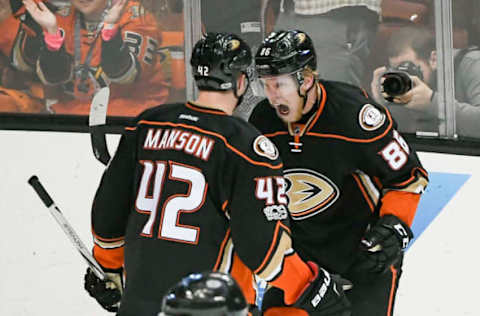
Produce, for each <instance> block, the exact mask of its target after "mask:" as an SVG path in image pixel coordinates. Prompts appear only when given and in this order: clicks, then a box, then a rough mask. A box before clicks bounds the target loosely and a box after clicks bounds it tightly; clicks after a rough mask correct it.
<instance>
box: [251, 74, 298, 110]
mask: <svg viewBox="0 0 480 316" xmlns="http://www.w3.org/2000/svg"><path fill="white" fill-rule="evenodd" d="M259 83H260V86H261V88H262V91H263V93H264V95H265V97H267V98H268V99H269V101H270V103H275V100H276V99H277V98H282V97H288V96H291V95H292V94H293V95H297V94H298V93H297V91H298V83H297V81H296V79H295V78H294V77H293V76H292V75H291V74H284V75H280V76H272V77H262V78H260V79H259Z"/></svg>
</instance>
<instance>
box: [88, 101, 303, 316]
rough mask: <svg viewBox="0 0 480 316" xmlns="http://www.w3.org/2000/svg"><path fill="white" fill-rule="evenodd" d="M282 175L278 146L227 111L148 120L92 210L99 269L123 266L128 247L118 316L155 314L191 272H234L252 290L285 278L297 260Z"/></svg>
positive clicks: (177, 111) (140, 121) (128, 139)
mask: <svg viewBox="0 0 480 316" xmlns="http://www.w3.org/2000/svg"><path fill="white" fill-rule="evenodd" d="M282 172H283V171H282V162H281V160H280V158H279V153H278V150H277V148H276V147H275V146H274V145H273V143H272V142H271V141H270V140H268V138H266V137H265V136H262V135H260V134H259V133H258V131H257V130H256V129H255V128H253V127H252V126H251V125H250V124H248V123H246V122H244V121H242V120H241V119H239V118H236V117H232V116H228V115H226V114H225V113H224V112H222V111H220V110H213V109H208V108H205V107H200V106H197V105H195V104H192V103H187V104H174V105H161V106H159V107H157V108H154V109H151V110H147V111H146V112H144V113H143V114H142V115H140V116H139V117H138V118H137V121H136V124H135V125H133V126H131V127H128V128H127V129H126V131H125V133H124V135H123V136H122V138H121V140H120V144H119V147H118V150H117V152H116V154H115V156H114V158H113V160H112V161H111V163H110V164H109V166H108V168H107V169H106V171H105V173H104V175H103V178H102V180H101V183H100V186H99V188H98V190H97V193H96V196H95V199H94V204H93V208H92V226H93V233H94V239H95V246H94V254H95V257H96V258H97V260H99V262H100V263H101V264H103V265H104V266H105V265H107V267H111V268H114V267H115V266H117V267H118V266H119V265H121V264H122V262H121V261H122V259H123V256H122V253H121V250H119V251H115V248H117V249H122V248H123V245H124V244H125V250H124V251H125V253H124V257H125V269H126V288H125V293H124V296H123V298H122V303H121V308H120V314H119V315H156V314H154V312H155V311H157V312H158V311H159V310H160V304H161V297H162V296H163V294H164V293H165V292H166V291H167V289H168V288H169V287H170V286H172V285H173V284H175V283H176V282H177V281H178V280H180V279H181V278H182V277H183V276H185V275H187V274H188V273H192V272H200V271H206V270H220V271H224V272H229V273H231V274H232V275H233V276H234V277H236V279H237V281H239V283H242V281H243V280H245V282H250V283H249V284H248V286H250V287H251V286H252V276H251V273H250V275H248V272H249V271H247V270H248V269H250V270H252V271H254V272H255V273H256V274H258V275H259V276H260V277H261V278H263V279H266V280H272V279H274V278H276V277H277V276H278V274H279V273H281V270H282V268H283V266H282V263H283V260H284V256H286V255H289V254H292V253H294V252H293V250H292V248H291V239H290V230H289V227H288V211H287V208H286V204H287V199H286V196H285V192H284V189H285V187H286V186H285V183H284V178H283V175H282V174H283V173H282ZM245 265H246V267H248V269H246V267H245ZM242 273H243V274H242ZM248 280H249V281H248ZM243 289H245V288H243ZM252 291H253V289H252ZM248 294H249V293H246V295H247V296H248ZM247 299H248V297H247ZM138 311H145V312H138Z"/></svg>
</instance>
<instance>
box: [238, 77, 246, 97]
mask: <svg viewBox="0 0 480 316" xmlns="http://www.w3.org/2000/svg"><path fill="white" fill-rule="evenodd" d="M247 88H248V78H247V75H246V74H245V73H241V74H240V76H238V78H237V93H238V95H243V94H244V93H245V91H247Z"/></svg>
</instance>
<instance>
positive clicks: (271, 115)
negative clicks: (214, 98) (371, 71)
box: [249, 30, 428, 316]
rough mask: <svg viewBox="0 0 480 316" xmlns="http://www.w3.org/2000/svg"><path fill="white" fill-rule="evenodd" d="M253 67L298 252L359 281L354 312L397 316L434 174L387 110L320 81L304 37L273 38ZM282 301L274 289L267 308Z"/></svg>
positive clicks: (261, 121)
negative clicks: (420, 208)
mask: <svg viewBox="0 0 480 316" xmlns="http://www.w3.org/2000/svg"><path fill="white" fill-rule="evenodd" d="M255 62H256V68H257V71H258V75H259V77H260V80H261V82H262V84H263V86H264V90H265V94H266V96H267V99H265V100H263V101H262V102H260V103H259V104H258V105H257V106H256V108H255V109H254V111H253V112H252V115H251V117H250V119H249V120H250V122H251V123H253V125H255V126H256V127H257V128H258V129H259V130H260V132H262V133H263V134H264V135H265V136H267V137H268V138H269V139H271V140H272V141H273V143H274V144H275V145H276V147H277V148H278V149H279V151H280V156H281V157H282V160H283V162H284V165H285V166H284V169H285V171H284V173H285V178H286V181H287V189H286V195H287V196H288V198H289V211H290V217H291V219H292V222H291V227H292V239H293V242H294V248H295V249H296V250H297V251H298V253H299V255H300V256H301V257H302V259H303V260H313V261H315V262H319V263H320V264H321V265H322V266H325V267H326V268H327V269H329V270H331V271H334V272H335V273H339V274H341V275H342V276H344V277H347V278H348V279H349V280H351V281H352V282H353V289H352V290H351V291H349V292H347V297H348V298H349V300H350V301H351V303H352V314H353V315H355V316H371V315H375V316H382V315H384V316H387V315H392V313H393V302H394V298H395V293H396V289H397V286H398V281H399V277H400V274H401V272H402V270H401V268H402V259H403V251H404V250H405V248H406V247H407V246H408V244H409V241H410V240H411V239H412V237H413V235H412V232H411V230H410V226H411V224H412V221H413V218H414V215H415V212H416V209H417V205H418V202H419V199H420V194H421V193H422V192H423V190H424V188H425V186H426V185H427V182H428V178H427V172H426V171H425V170H424V169H423V168H422V165H421V163H420V162H419V160H418V157H417V155H416V153H415V151H414V150H413V149H412V148H410V147H409V146H408V144H407V143H406V141H405V140H404V139H403V138H402V136H401V135H400V134H399V133H398V132H397V131H396V123H395V122H394V121H393V119H392V117H391V115H390V113H389V112H388V111H387V110H386V109H385V108H383V107H382V106H379V105H377V104H376V103H375V102H374V101H373V100H371V99H369V97H368V95H367V94H366V93H365V92H364V91H363V90H362V89H359V88H357V87H355V86H351V85H349V84H344V83H340V82H332V81H325V80H321V79H318V74H317V73H316V55H315V50H314V47H313V44H312V41H311V39H310V37H309V36H308V35H307V34H306V33H304V32H302V31H297V30H289V31H278V32H273V33H271V34H270V35H269V36H268V37H267V38H266V39H265V40H264V42H263V43H262V45H260V47H259V48H258V51H257V54H256V56H255ZM282 296H283V293H281V291H279V290H277V289H274V290H271V291H267V293H266V294H265V298H264V306H265V308H268V307H271V306H279V305H282V299H281V298H282Z"/></svg>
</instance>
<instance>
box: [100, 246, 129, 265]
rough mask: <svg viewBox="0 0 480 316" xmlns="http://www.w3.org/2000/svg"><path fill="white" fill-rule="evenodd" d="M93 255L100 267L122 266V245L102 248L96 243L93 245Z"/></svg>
mask: <svg viewBox="0 0 480 316" xmlns="http://www.w3.org/2000/svg"><path fill="white" fill-rule="evenodd" d="M93 256H94V257H95V259H96V260H97V261H98V263H100V265H101V266H102V267H104V268H108V269H119V268H121V267H122V266H123V258H124V247H119V248H114V249H103V248H100V247H99V246H98V245H94V246H93Z"/></svg>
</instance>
